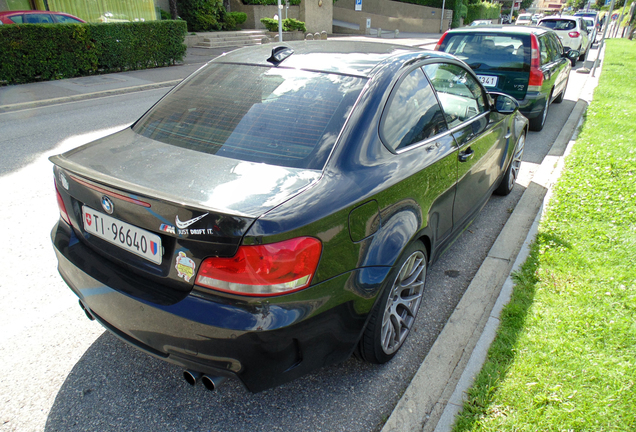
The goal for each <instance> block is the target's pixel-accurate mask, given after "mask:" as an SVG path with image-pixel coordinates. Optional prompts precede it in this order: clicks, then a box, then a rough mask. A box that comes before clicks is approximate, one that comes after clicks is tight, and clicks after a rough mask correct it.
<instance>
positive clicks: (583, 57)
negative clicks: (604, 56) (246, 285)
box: [579, 51, 587, 61]
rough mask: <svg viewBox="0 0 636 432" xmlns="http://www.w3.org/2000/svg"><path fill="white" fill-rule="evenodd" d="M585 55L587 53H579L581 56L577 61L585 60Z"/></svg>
mask: <svg viewBox="0 0 636 432" xmlns="http://www.w3.org/2000/svg"><path fill="white" fill-rule="evenodd" d="M585 54H587V51H585V52H582V53H581V55H580V56H579V61H583V60H585Z"/></svg>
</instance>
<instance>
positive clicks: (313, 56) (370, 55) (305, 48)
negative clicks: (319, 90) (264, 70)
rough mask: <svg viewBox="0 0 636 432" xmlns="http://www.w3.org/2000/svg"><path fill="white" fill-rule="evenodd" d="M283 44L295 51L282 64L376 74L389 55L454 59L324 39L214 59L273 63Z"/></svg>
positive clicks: (434, 53) (404, 58)
mask: <svg viewBox="0 0 636 432" xmlns="http://www.w3.org/2000/svg"><path fill="white" fill-rule="evenodd" d="M279 46H284V47H289V48H291V49H292V50H293V51H294V52H293V54H292V55H290V56H288V57H286V58H285V59H284V60H282V61H281V62H280V63H279V64H278V65H280V66H284V67H289V68H297V69H305V70H314V71H319V72H331V73H341V74H347V75H360V76H365V77H369V76H371V75H373V74H374V72H373V70H374V68H376V67H377V66H381V65H382V64H383V63H384V62H386V61H388V60H389V59H400V58H401V59H402V61H403V62H405V61H407V60H410V59H413V58H417V57H422V58H426V57H435V58H445V59H454V57H452V56H450V55H449V54H446V53H441V52H439V51H425V50H423V49H420V48H417V47H410V46H404V45H394V44H390V43H383V42H360V41H358V40H351V41H347V40H344V41H343V40H340V41H334V40H320V41H293V42H283V43H278V42H275V43H269V44H264V45H256V46H252V47H247V48H242V49H238V50H234V51H231V52H229V53H226V54H223V55H221V56H219V57H217V58H216V59H214V60H213V61H212V62H213V63H238V64H251V65H259V66H272V63H270V62H268V61H267V59H268V58H270V56H271V55H272V49H273V48H276V47H279Z"/></svg>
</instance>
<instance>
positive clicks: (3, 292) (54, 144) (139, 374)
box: [0, 73, 585, 432]
mask: <svg viewBox="0 0 636 432" xmlns="http://www.w3.org/2000/svg"><path fill="white" fill-rule="evenodd" d="M584 78H585V76H584V75H581V74H576V73H572V75H571V78H570V83H569V86H568V92H567V93H566V100H565V101H563V103H561V104H558V105H553V106H552V107H551V109H550V113H549V117H548V120H547V125H546V127H545V128H544V130H543V131H542V132H539V133H535V132H531V133H530V134H529V136H528V139H527V142H526V152H525V155H524V163H523V165H522V176H521V178H520V181H519V184H518V185H517V186H516V187H515V190H514V191H513V193H511V194H510V195H509V196H508V197H495V196H493V197H492V199H491V200H490V201H489V202H488V204H487V205H486V207H485V208H484V210H483V211H482V213H481V214H480V216H479V217H478V218H477V220H475V222H474V223H473V224H472V225H471V226H470V227H469V228H468V229H467V230H466V231H465V232H464V234H463V235H462V236H461V237H460V238H459V239H458V241H457V242H456V243H455V244H454V245H453V246H452V247H451V248H450V249H449V250H448V252H447V253H446V254H445V255H444V256H443V257H442V259H441V260H440V261H438V262H437V263H436V264H435V265H434V266H433V267H432V268H431V269H430V270H429V275H428V281H427V288H426V292H425V296H424V297H425V300H424V302H423V304H422V308H421V310H420V314H419V316H418V319H417V321H416V324H415V328H414V330H413V332H412V333H411V335H410V336H409V340H408V341H407V343H406V345H405V346H404V347H403V348H402V350H401V351H400V353H399V354H398V355H397V356H396V357H395V358H394V359H393V361H391V362H389V363H388V364H386V365H381V366H378V365H369V364H366V363H363V362H361V361H358V360H356V359H353V358H352V359H349V360H348V361H346V362H344V363H342V364H339V365H335V366H331V367H328V368H323V369H322V370H319V371H316V372H314V373H312V374H310V375H308V376H305V377H303V378H301V379H298V380H296V381H294V382H292V383H289V384H286V385H283V386H280V387H278V388H275V389H271V390H267V391H265V392H262V393H258V394H251V393H249V392H247V391H246V390H245V389H243V388H242V386H241V385H240V384H239V383H238V382H234V381H229V382H226V383H225V384H224V385H223V386H221V388H220V389H219V390H218V391H216V392H208V391H206V390H205V389H204V388H203V387H202V386H197V387H195V388H192V387H190V386H189V385H187V384H186V383H185V381H184V380H183V378H182V370H181V369H180V368H178V367H176V366H173V365H170V364H167V363H164V362H162V361H160V360H155V359H154V358H151V357H149V356H147V355H145V354H143V353H141V352H138V351H137V350H135V349H133V348H131V347H129V346H128V345H126V344H124V343H123V342H120V341H119V340H118V339H116V338H115V337H114V336H111V335H110V334H109V333H107V332H106V331H105V330H104V329H103V328H102V327H101V326H99V324H96V323H95V322H91V321H89V320H88V319H87V318H86V317H85V315H84V313H83V312H82V311H81V310H80V308H79V306H78V305H77V299H76V298H75V296H74V295H73V294H72V293H71V291H70V290H69V289H68V288H67V287H66V285H65V284H64V282H63V281H62V280H61V278H60V277H59V275H58V273H57V270H56V260H55V256H54V253H53V250H52V246H51V245H50V238H49V232H50V230H51V228H52V226H53V224H54V223H55V221H56V220H57V218H58V210H57V204H56V201H55V195H54V188H53V178H52V172H51V167H52V165H51V163H50V162H48V160H47V157H48V156H49V155H52V154H57V153H60V152H62V151H64V150H67V149H71V148H74V147H76V146H78V145H81V144H83V143H85V142H89V141H91V140H93V139H95V138H97V137H99V136H102V135H106V134H108V133H111V132H114V131H115V130H118V129H121V128H123V127H125V126H126V125H128V124H129V123H131V122H132V121H134V120H135V119H136V118H137V117H138V116H139V115H141V114H142V113H143V112H144V111H145V110H146V109H148V108H149V107H150V106H151V105H152V104H153V103H154V102H155V101H156V100H157V99H158V98H159V97H160V96H161V95H162V94H163V93H165V91H166V90H165V89H159V90H152V91H146V92H140V93H134V94H127V95H122V96H115V97H108V98H102V99H95V100H89V101H84V102H75V103H69V104H64V105H58V106H49V107H44V108H39V109H31V110H24V111H18V112H12V113H6V114H0V130H2V131H3V133H2V134H1V135H0V148H1V149H2V158H1V159H0V191H2V192H1V194H2V195H1V200H0V203H1V204H2V205H1V206H0V221H1V223H0V233H1V237H0V238H2V240H3V245H2V246H3V247H2V248H1V249H0V263H2V265H3V271H2V272H0V296H1V297H0V298H1V300H2V301H0V329H1V330H2V331H1V332H0V398H1V402H0V430H3V431H4V430H7V431H13V430H16V431H17V430H19V431H25V430H48V431H71V430H78V431H87V430H96V431H111V430H113V431H114V430H126V431H135V430H139V431H147V430H151V429H155V430H170V431H172V430H197V431H198V430H201V431H229V430H232V431H271V430H284V431H306V430H316V431H361V432H367V431H373V430H379V429H380V428H381V427H382V424H383V422H384V421H386V419H387V418H388V416H389V415H390V413H391V411H392V409H393V407H394V406H395V404H396V403H397V401H398V400H399V398H400V396H401V395H402V393H403V392H404V390H405V389H406V387H407V385H408V383H409V381H410V378H411V377H412V376H413V375H414V374H415V372H416V370H417V368H418V367H419V365H420V364H421V363H422V361H423V359H424V358H425V356H426V354H427V352H428V350H429V349H430V347H431V345H432V344H433V342H434V341H435V338H436V337H437V335H438V333H439V332H440V331H441V329H442V328H443V326H444V324H445V323H446V321H447V319H448V317H449V316H450V314H451V313H452V311H453V309H454V307H455V305H456V304H457V302H458V301H459V299H460V298H461V296H462V294H463V292H464V290H465V289H466V287H467V286H468V284H469V283H470V280H471V279H472V277H473V275H474V274H475V272H476V271H477V269H478V268H479V266H480V264H481V262H482V261H483V259H484V257H485V256H486V254H487V252H488V250H489V249H490V246H491V245H492V243H493V242H494V240H495V238H496V237H497V235H498V234H499V231H500V230H501V228H502V226H503V225H504V224H505V222H506V220H507V219H508V216H509V215H510V213H511V212H512V209H514V206H515V205H516V203H517V201H518V200H519V198H520V196H521V194H522V192H523V190H524V188H525V186H527V184H528V182H529V179H530V176H531V175H532V173H533V172H534V170H535V169H536V167H537V166H538V164H540V163H541V161H542V160H543V157H544V156H545V154H546V152H547V151H548V149H549V147H550V145H551V143H552V142H553V141H554V139H555V138H556V136H557V135H558V133H559V132H560V130H561V128H562V126H563V124H564V123H565V121H566V119H567V117H568V115H569V114H570V112H571V111H572V109H573V107H574V104H575V102H576V100H577V99H578V93H577V92H579V91H580V90H581V88H582V82H583V80H584Z"/></svg>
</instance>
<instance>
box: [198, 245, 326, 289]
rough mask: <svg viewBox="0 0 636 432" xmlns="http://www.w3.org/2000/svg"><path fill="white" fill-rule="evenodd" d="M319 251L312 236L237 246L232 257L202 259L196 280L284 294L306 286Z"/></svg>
mask: <svg viewBox="0 0 636 432" xmlns="http://www.w3.org/2000/svg"><path fill="white" fill-rule="evenodd" d="M321 252H322V243H320V240H318V239H315V238H313V237H298V238H294V239H291V240H285V241H282V242H278V243H270V244H266V245H254V246H241V247H239V249H238V252H237V253H236V255H234V256H233V257H232V258H208V259H206V260H204V261H203V262H202V263H201V266H200V267H199V272H198V274H197V279H196V283H197V285H201V286H204V287H207V288H211V289H215V290H218V291H224V292H229V293H233V294H241V295H249V296H272V295H279V294H287V293H290V292H294V291H298V290H300V289H303V288H306V287H307V286H309V283H310V282H311V278H312V276H313V275H314V273H315V271H316V267H318V260H319V259H320V253H321Z"/></svg>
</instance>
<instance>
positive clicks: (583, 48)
mask: <svg viewBox="0 0 636 432" xmlns="http://www.w3.org/2000/svg"><path fill="white" fill-rule="evenodd" d="M539 25H540V26H542V27H547V28H550V29H552V30H554V31H555V32H556V33H557V35H559V39H561V42H562V43H563V46H564V47H570V48H572V49H575V50H578V51H579V52H580V53H581V55H580V56H579V60H583V59H585V55H586V54H587V52H588V51H589V49H590V46H591V45H592V39H590V35H589V33H590V32H591V29H588V28H587V25H586V24H585V21H584V20H583V17H580V16H567V15H562V16H551V17H547V18H543V19H542V20H541V21H539Z"/></svg>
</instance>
